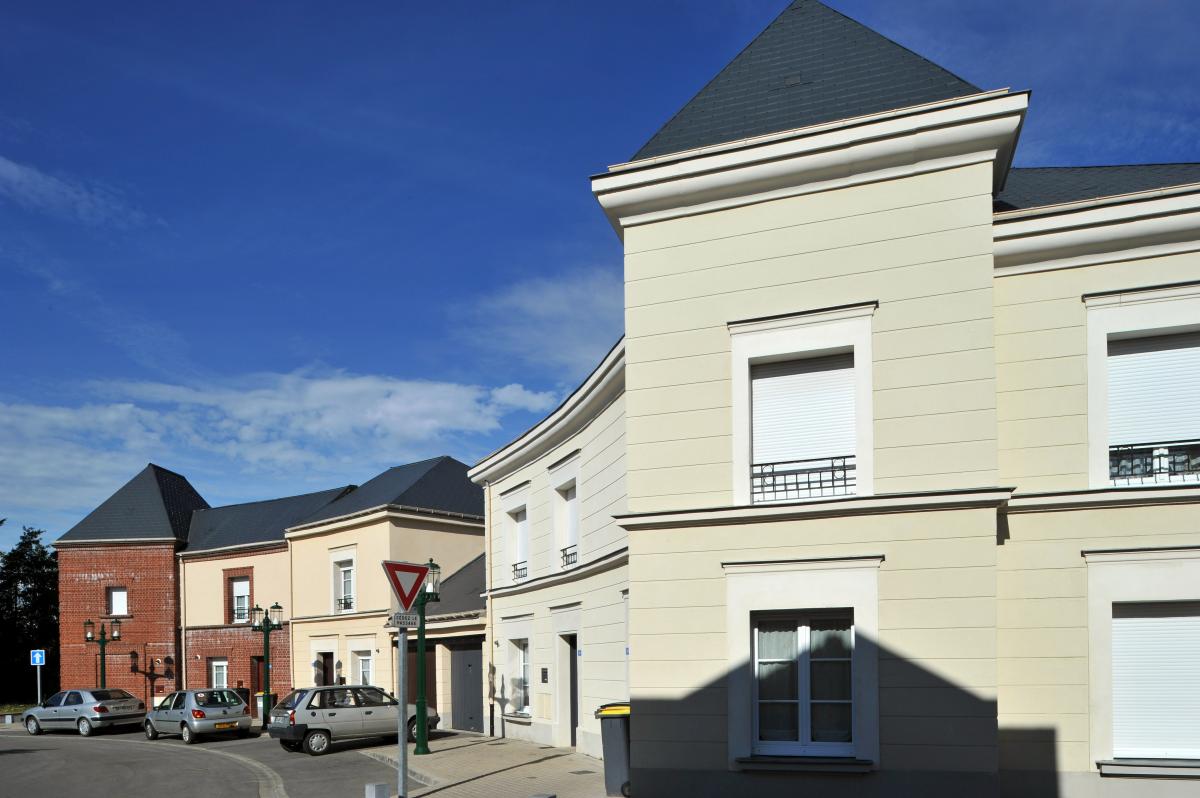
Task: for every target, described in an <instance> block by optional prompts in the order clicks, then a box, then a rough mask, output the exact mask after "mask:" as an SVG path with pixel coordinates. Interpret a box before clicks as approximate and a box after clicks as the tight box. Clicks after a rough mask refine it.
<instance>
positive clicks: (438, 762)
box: [359, 732, 604, 798]
mask: <svg viewBox="0 0 1200 798" xmlns="http://www.w3.org/2000/svg"><path fill="white" fill-rule="evenodd" d="M429 748H430V751H431V752H432V753H430V754H428V755H427V756H413V755H412V746H411V745H410V746H409V747H408V771H409V775H410V777H412V778H415V779H417V780H418V781H420V782H421V783H422V784H424V785H428V786H420V785H417V784H411V787H410V792H411V793H412V795H413V796H414V797H415V796H425V795H436V796H438V798H497V796H503V797H504V798H528V796H532V795H556V796H558V798H603V796H604V763H603V762H601V761H600V760H598V759H592V758H591V757H590V756H585V755H584V754H577V753H575V752H574V751H572V750H570V749H569V748H553V747H551V746H548V745H538V744H536V743H527V742H523V741H520V740H507V739H506V740H502V739H499V738H497V737H486V736H484V735H482V734H475V733H473V732H435V733H434V736H433V737H432V738H431V739H430V741H429ZM359 750H360V751H361V753H364V754H366V755H367V756H369V757H372V758H374V759H378V760H379V761H381V762H386V763H387V764H389V765H391V766H392V767H395V766H396V746H395V745H385V746H379V747H376V748H363V749H359ZM393 787H394V785H393Z"/></svg>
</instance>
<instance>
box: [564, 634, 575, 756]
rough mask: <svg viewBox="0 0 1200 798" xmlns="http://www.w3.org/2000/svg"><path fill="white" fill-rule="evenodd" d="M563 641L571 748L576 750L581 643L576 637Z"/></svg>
mask: <svg viewBox="0 0 1200 798" xmlns="http://www.w3.org/2000/svg"><path fill="white" fill-rule="evenodd" d="M562 641H563V644H564V647H565V649H566V650H565V652H564V653H565V654H566V656H567V684H566V685H565V686H566V688H567V701H568V702H569V705H570V711H569V715H568V717H569V719H570V720H569V728H570V730H571V747H572V748H574V747H575V746H576V745H577V743H578V741H577V740H576V735H577V733H578V730H579V642H578V637H577V636H576V635H573V634H570V635H563V636H562Z"/></svg>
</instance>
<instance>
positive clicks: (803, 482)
mask: <svg viewBox="0 0 1200 798" xmlns="http://www.w3.org/2000/svg"><path fill="white" fill-rule="evenodd" d="M854 492H855V457H854V455H845V456H843V457H818V458H814V459H811V460H788V461H784V462H780V463H755V464H754V465H752V466H751V467H750V502H751V504H769V503H771V502H785V501H797V500H800V499H813V498H820V497H822V496H849V495H851V494H853V493H854Z"/></svg>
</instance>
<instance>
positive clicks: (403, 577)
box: [383, 560, 429, 612]
mask: <svg viewBox="0 0 1200 798" xmlns="http://www.w3.org/2000/svg"><path fill="white" fill-rule="evenodd" d="M383 572H384V573H385V574H387V578H388V582H389V583H390V584H391V586H392V592H393V593H395V594H396V599H397V600H398V601H399V602H400V609H402V610H404V611H405V612H408V611H409V610H411V609H412V605H413V602H414V601H416V600H417V594H418V593H420V592H421V585H423V584H425V575H426V574H428V573H429V566H427V565H417V564H416V563H411V562H394V561H392V560H384V561H383Z"/></svg>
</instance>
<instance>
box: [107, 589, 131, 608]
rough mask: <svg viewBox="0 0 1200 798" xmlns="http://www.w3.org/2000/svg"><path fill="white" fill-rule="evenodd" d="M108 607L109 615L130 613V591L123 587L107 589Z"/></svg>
mask: <svg viewBox="0 0 1200 798" xmlns="http://www.w3.org/2000/svg"><path fill="white" fill-rule="evenodd" d="M106 592H107V601H106V603H107V605H108V606H107V609H108V614H109V615H128V614H129V591H128V590H127V589H126V588H123V587H110V588H109V589H108V590H107V591H106Z"/></svg>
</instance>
